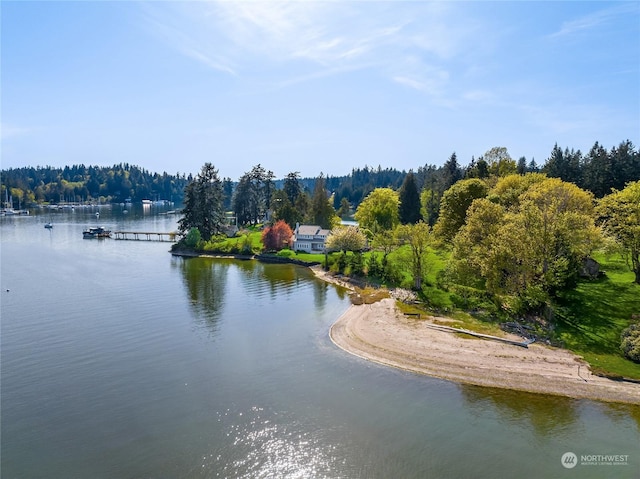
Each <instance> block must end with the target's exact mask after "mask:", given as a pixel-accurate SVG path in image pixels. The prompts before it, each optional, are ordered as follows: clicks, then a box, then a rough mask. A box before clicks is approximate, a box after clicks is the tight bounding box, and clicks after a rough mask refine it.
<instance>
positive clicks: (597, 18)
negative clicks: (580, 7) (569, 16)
mask: <svg viewBox="0 0 640 479" xmlns="http://www.w3.org/2000/svg"><path fill="white" fill-rule="evenodd" d="M638 9H639V7H638V3H637V2H635V3H624V4H620V5H616V6H614V7H610V8H605V9H603V10H598V11H596V12H592V13H589V14H587V15H584V16H582V17H579V18H575V19H573V20H569V21H566V22H563V23H562V25H561V26H560V29H559V30H558V31H557V32H554V33H552V34H551V35H549V37H551V38H555V37H564V36H569V35H575V34H578V33H582V32H585V31H590V30H593V29H594V28H598V27H601V26H603V25H606V24H610V23H612V22H614V21H615V19H616V18H618V17H619V16H620V15H626V14H629V13H632V12H635V13H636V14H637V13H638Z"/></svg>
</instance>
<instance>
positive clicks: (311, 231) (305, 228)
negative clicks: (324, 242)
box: [296, 225, 331, 236]
mask: <svg viewBox="0 0 640 479" xmlns="http://www.w3.org/2000/svg"><path fill="white" fill-rule="evenodd" d="M330 232H331V230H326V229H322V228H320V226H318V225H300V226H299V227H298V229H297V231H296V234H297V235H305V236H317V235H323V236H327V235H328V234H329V233H330Z"/></svg>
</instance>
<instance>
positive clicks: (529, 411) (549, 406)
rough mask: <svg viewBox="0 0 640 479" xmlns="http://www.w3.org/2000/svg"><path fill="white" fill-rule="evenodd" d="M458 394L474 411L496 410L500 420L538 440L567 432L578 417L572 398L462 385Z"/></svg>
mask: <svg viewBox="0 0 640 479" xmlns="http://www.w3.org/2000/svg"><path fill="white" fill-rule="evenodd" d="M461 391H462V397H463V398H464V399H465V400H466V401H467V402H468V403H469V405H471V406H473V408H474V410H476V411H482V410H487V409H492V408H493V409H497V410H498V413H499V414H497V415H498V416H499V417H500V418H501V420H502V421H505V422H506V423H507V424H512V423H521V424H523V425H525V426H527V427H528V428H529V427H530V428H532V430H533V431H534V432H535V433H536V434H537V435H538V436H541V437H545V436H548V435H549V434H554V435H562V434H564V433H566V432H567V431H568V430H570V429H571V427H572V426H574V424H575V423H576V421H577V420H578V416H579V413H578V405H579V401H577V400H575V399H570V398H563V397H559V396H558V397H553V396H546V395H543V394H531V393H525V392H516V391H511V390H508V389H493V388H486V387H480V386H471V385H461Z"/></svg>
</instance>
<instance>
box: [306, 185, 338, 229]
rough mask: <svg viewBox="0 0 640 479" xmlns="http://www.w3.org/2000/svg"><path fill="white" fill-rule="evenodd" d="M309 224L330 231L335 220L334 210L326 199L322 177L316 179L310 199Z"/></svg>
mask: <svg viewBox="0 0 640 479" xmlns="http://www.w3.org/2000/svg"><path fill="white" fill-rule="evenodd" d="M310 213H311V218H310V220H311V222H312V223H313V224H316V225H319V226H320V227H321V228H327V229H331V228H332V226H333V224H334V222H335V218H336V210H335V208H334V207H333V205H332V204H331V202H330V201H329V198H328V197H327V191H326V189H325V180H324V175H323V174H322V173H320V176H319V177H318V178H317V179H316V184H315V187H314V189H313V197H312V199H311V212H310Z"/></svg>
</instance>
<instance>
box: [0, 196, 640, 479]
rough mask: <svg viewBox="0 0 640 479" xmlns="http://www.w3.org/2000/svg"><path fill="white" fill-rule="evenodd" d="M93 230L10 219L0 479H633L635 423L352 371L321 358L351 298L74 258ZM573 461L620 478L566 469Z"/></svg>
mask: <svg viewBox="0 0 640 479" xmlns="http://www.w3.org/2000/svg"><path fill="white" fill-rule="evenodd" d="M95 211H96V210H93V211H90V210H75V211H74V212H71V211H65V212H55V213H54V214H53V215H50V214H49V213H48V212H47V213H43V214H40V215H38V216H34V217H32V218H0V234H1V236H2V240H1V241H2V242H1V248H2V249H1V261H2V262H1V287H2V290H1V291H0V299H1V301H2V325H1V333H2V337H1V340H2V350H1V353H2V357H1V359H2V363H1V367H2V371H1V372H2V376H1V380H2V383H1V386H2V389H1V393H2V394H1V400H2V402H1V408H2V410H1V412H2V417H1V419H2V437H1V440H2V443H1V445H2V450H1V452H2V457H1V460H2V471H1V472H2V478H3V479H10V478H48V479H50V478H65V479H68V478H83V479H84V478H216V477H234V478H235V477H240V478H280V477H291V478H325V477H326V478H425V477H433V478H467V477H468V478H484V477H487V478H513V477H530V478H538V477H540V478H550V477H554V478H564V477H567V478H577V477H580V478H584V477H586V478H589V477H594V478H595V477H598V478H600V477H619V478H625V477H629V478H631V477H638V476H639V475H640V446H639V445H640V426H639V424H640V408H639V407H630V406H621V405H607V404H602V403H597V402H591V401H577V400H569V399H561V398H554V397H545V396H538V395H531V394H522V393H515V392H509V391H500V390H491V389H483V388H478V387H468V386H461V385H457V384H454V383H450V382H447V381H441V380H438V379H433V378H428V377H422V376H416V375H412V374H408V373H404V372H399V371H395V370H391V369H387V368H384V367H382V366H378V365H374V364H371V363H368V362H366V361H363V360H360V359H357V358H353V357H351V356H349V355H347V354H346V353H344V352H342V351H341V350H339V349H337V348H336V347H335V346H334V345H333V344H332V343H331V342H330V340H329V338H328V328H329V326H330V325H331V323H332V322H333V321H334V320H335V319H336V318H337V317H338V316H339V315H340V314H341V313H342V312H344V311H345V310H346V308H347V307H348V300H347V298H346V297H345V295H344V291H342V290H340V289H338V288H336V287H334V286H331V285H327V284H324V283H322V282H320V281H318V280H316V279H315V278H313V276H312V275H311V274H310V273H309V272H308V271H307V270H306V269H305V268H300V267H293V266H275V265H264V264H260V263H257V262H252V261H245V262H241V261H232V260H213V259H200V258H196V259H186V260H185V259H181V258H174V257H172V256H171V255H170V254H169V253H168V252H167V251H168V248H169V245H168V243H147V242H133V241H115V240H83V239H82V234H81V232H82V229H83V228H84V227H86V226H92V225H96V222H97V221H96V218H95V216H94V212H95ZM100 211H101V215H100V219H99V220H98V221H99V223H100V224H102V225H104V226H109V227H111V228H112V229H118V228H122V229H130V230H144V231H172V230H174V229H175V221H176V217H175V216H167V215H158V214H157V212H158V211H157V210H155V209H147V210H143V209H142V207H140V208H138V209H135V208H134V210H133V211H131V212H130V213H129V214H127V215H124V214H122V211H121V208H120V207H114V208H113V209H112V210H110V209H102V210H100ZM51 219H52V220H53V222H54V224H55V226H54V228H53V230H51V231H49V230H46V229H45V228H44V227H43V226H44V223H45V222H47V221H49V220H51ZM7 290H9V291H7ZM565 452H574V453H575V454H576V455H577V457H578V462H580V460H581V455H593V454H602V455H604V454H618V455H627V456H628V463H627V465H617V466H614V465H583V464H578V465H577V466H576V467H575V468H573V469H567V468H564V467H563V466H562V464H561V461H560V458H561V456H562V455H563V454H564V453H565Z"/></svg>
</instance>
